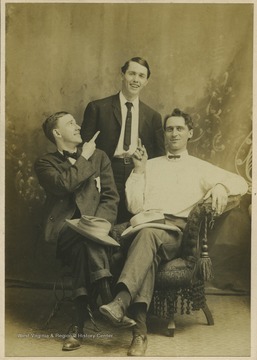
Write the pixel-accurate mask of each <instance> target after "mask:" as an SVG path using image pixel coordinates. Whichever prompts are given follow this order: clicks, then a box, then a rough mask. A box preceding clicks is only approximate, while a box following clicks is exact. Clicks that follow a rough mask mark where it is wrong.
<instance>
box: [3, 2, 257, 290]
mask: <svg viewBox="0 0 257 360" xmlns="http://www.w3.org/2000/svg"><path fill="white" fill-rule="evenodd" d="M252 41H253V5H251V4H245V5H244V4H136V3H134V4H125V3H124V4H111V3H110V4H86V3H84V4H81V3H80V4H70V3H64V4H39V3H38V4H33V3H31V4H29V3H27V4H15V3H14V4H7V5H6V246H5V249H6V278H7V279H8V280H9V281H15V282H17V281H18V282H26V283H30V284H32V285H33V284H34V285H38V284H39V285H41V284H49V283H52V282H53V281H54V280H55V278H56V274H55V271H56V268H57V266H58V264H56V261H55V254H54V250H53V248H52V247H51V246H50V245H46V244H45V243H44V241H43V239H42V232H41V227H40V219H41V210H42V202H43V200H44V192H43V190H42V189H41V188H40V187H39V185H38V182H37V179H36V177H35V174H34V172H33V163H34V161H35V159H36V158H37V157H38V156H40V155H41V154H42V153H44V152H46V151H51V150H53V148H52V146H51V144H50V142H48V141H47V140H46V139H45V137H44V135H43V132H42V129H41V125H42V122H43V121H44V119H45V118H46V116H48V115H50V114H51V113H53V112H56V111H60V110H66V111H68V112H70V113H71V114H73V115H74V117H75V118H76V119H77V121H78V123H81V122H82V117H83V112H84V109H85V107H86V105H87V104H88V102H89V101H91V100H94V99H97V98H102V97H106V96H108V95H112V94H114V93H115V92H118V91H119V89H120V66H121V65H123V63H124V62H125V61H126V60H127V59H129V58H131V57H133V56H141V57H144V58H146V59H147V60H148V62H149V64H150V68H151V71H152V75H151V77H150V80H149V83H148V85H147V87H146V88H145V89H144V90H143V93H142V94H141V99H142V100H143V101H144V102H146V103H147V104H149V105H150V106H151V107H153V108H154V109H156V110H157V111H159V112H160V113H161V114H162V116H165V115H166V114H167V113H170V111H171V110H172V109H173V108H174V107H179V108H181V109H183V110H184V111H187V112H190V113H191V114H192V116H193V119H194V123H195V131H194V137H193V140H192V141H191V143H190V149H189V151H190V153H191V154H192V155H195V156H199V157H201V158H202V159H205V160H208V161H210V162H212V163H214V164H216V165H219V166H221V167H224V168H225V169H228V170H230V171H234V172H237V173H239V174H241V175H242V176H244V177H245V179H246V180H247V182H248V184H249V193H248V194H247V195H246V196H245V197H244V198H243V200H242V205H241V208H240V209H238V210H237V211H235V213H234V215H233V216H234V218H233V219H232V222H231V219H230V222H226V221H224V222H223V223H222V224H221V225H220V226H222V227H224V229H223V232H222V236H219V237H218V238H216V239H215V242H213V246H212V248H211V251H210V255H211V257H212V262H213V265H214V272H215V279H214V280H213V285H214V286H216V287H218V288H221V289H235V290H238V291H241V290H246V291H248V290H249V277H250V275H249V274H250V242H251V228H250V221H251V214H250V208H251V206H250V200H251V129H252V115H251V111H252V65H253V62H252ZM217 225H218V224H216V226H217ZM214 233H215V231H214Z"/></svg>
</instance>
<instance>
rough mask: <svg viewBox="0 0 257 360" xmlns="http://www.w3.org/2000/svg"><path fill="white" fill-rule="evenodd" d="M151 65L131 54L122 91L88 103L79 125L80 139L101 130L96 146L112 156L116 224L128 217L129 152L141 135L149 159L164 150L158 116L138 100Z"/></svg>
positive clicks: (135, 146)
mask: <svg viewBox="0 0 257 360" xmlns="http://www.w3.org/2000/svg"><path fill="white" fill-rule="evenodd" d="M149 77H150V68H149V65H148V63H147V61H146V60H144V59H142V58H140V57H134V58H132V59H130V60H128V61H127V62H126V63H125V64H124V66H122V68H121V79H122V84H121V91H120V92H119V93H118V94H116V95H113V96H110V97H107V98H104V99H101V100H96V101H93V102H90V103H89V104H88V106H87V108H86V110H85V113H84V120H83V123H82V126H81V136H82V139H83V141H88V140H89V139H91V137H92V136H93V135H94V134H95V132H96V131H98V130H100V134H99V136H98V138H97V139H96V146H97V147H98V148H99V149H101V150H103V151H105V152H106V154H107V155H108V156H109V158H110V159H111V163H112V169H113V173H114V179H115V183H116V185H117V189H118V192H119V195H120V203H119V208H118V219H117V221H118V223H120V222H124V221H127V220H129V218H130V217H131V214H130V213H129V212H128V211H127V207H126V203H125V183H126V180H127V178H128V176H129V174H130V172H131V170H132V169H133V167H134V164H133V160H132V155H133V153H134V152H135V151H136V148H137V143H138V138H141V140H142V143H143V145H144V146H145V148H146V150H147V153H148V157H149V159H151V158H154V157H157V156H161V155H163V154H164V153H165V150H164V139H163V129H162V121H161V115H160V114H159V113H158V112H156V111H155V110H153V109H151V108H150V107H149V106H148V105H146V104H144V103H143V102H142V101H140V100H139V94H140V92H141V90H142V89H143V88H144V87H145V86H146V85H147V83H148V79H149Z"/></svg>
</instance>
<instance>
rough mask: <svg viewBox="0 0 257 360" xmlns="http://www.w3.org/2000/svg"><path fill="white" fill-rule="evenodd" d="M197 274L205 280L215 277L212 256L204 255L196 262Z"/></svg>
mask: <svg viewBox="0 0 257 360" xmlns="http://www.w3.org/2000/svg"><path fill="white" fill-rule="evenodd" d="M195 275H196V277H197V278H200V279H202V280H204V281H209V280H211V279H213V277H214V276H213V270H212V262H211V259H210V257H209V256H208V255H207V256H203V257H201V258H200V259H199V260H198V261H197V263H196V269H195Z"/></svg>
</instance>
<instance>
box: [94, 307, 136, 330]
mask: <svg viewBox="0 0 257 360" xmlns="http://www.w3.org/2000/svg"><path fill="white" fill-rule="evenodd" d="M99 311H100V313H101V314H102V315H103V316H104V317H105V319H107V320H109V321H111V323H112V324H113V325H114V326H115V327H118V328H123V329H127V328H130V327H132V326H135V325H136V322H135V321H134V320H133V319H130V320H131V323H124V322H122V321H119V320H118V319H117V318H116V317H115V316H113V314H112V313H111V312H109V311H108V310H107V309H105V308H103V307H100V309H99ZM126 318H127V319H129V318H128V317H126Z"/></svg>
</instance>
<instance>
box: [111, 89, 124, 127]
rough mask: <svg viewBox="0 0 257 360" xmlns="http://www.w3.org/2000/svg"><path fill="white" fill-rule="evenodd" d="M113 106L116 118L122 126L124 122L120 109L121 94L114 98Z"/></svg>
mask: <svg viewBox="0 0 257 360" xmlns="http://www.w3.org/2000/svg"><path fill="white" fill-rule="evenodd" d="M112 106H113V114H114V117H115V119H116V120H117V121H118V123H119V124H120V126H121V123H122V120H121V108H120V98H119V94H117V95H114V96H113V101H112Z"/></svg>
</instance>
